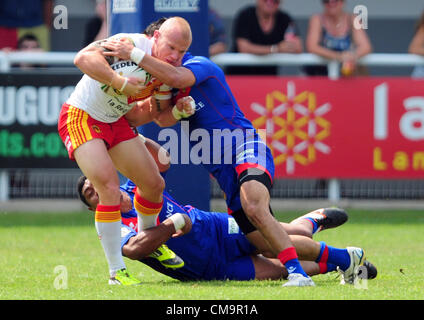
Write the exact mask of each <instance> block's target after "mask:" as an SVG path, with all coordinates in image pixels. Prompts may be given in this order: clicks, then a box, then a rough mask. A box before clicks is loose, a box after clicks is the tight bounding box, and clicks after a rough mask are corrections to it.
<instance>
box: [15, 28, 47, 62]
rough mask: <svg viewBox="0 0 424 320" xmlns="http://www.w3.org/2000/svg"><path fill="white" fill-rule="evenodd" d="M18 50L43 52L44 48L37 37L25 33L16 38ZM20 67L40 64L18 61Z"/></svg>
mask: <svg viewBox="0 0 424 320" xmlns="http://www.w3.org/2000/svg"><path fill="white" fill-rule="evenodd" d="M18 51H21V52H43V51H44V50H43V49H42V48H41V46H40V42H39V41H38V38H37V37H36V36H35V35H33V34H31V33H27V34H25V35H24V36H22V37H21V38H19V40H18ZM18 67H20V68H21V69H32V68H36V67H41V66H40V65H32V64H28V63H20V64H19V65H18Z"/></svg>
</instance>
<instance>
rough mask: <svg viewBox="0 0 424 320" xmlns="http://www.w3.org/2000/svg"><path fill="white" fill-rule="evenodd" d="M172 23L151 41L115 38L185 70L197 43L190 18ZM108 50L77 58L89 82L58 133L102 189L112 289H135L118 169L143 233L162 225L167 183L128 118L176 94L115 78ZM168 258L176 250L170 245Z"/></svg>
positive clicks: (101, 229) (87, 51)
mask: <svg viewBox="0 0 424 320" xmlns="http://www.w3.org/2000/svg"><path fill="white" fill-rule="evenodd" d="M171 22H172V23H168V24H167V25H166V26H165V27H163V28H161V29H160V30H159V32H158V33H157V34H156V35H155V37H153V38H151V39H149V38H148V37H146V36H145V35H142V34H118V35H116V36H114V37H115V38H119V39H129V40H130V41H132V42H133V44H134V45H135V46H136V47H138V48H140V49H142V50H143V51H144V52H145V53H146V54H151V55H153V56H157V57H158V58H161V59H163V60H165V61H167V62H169V63H171V64H173V65H180V64H181V59H182V57H183V55H184V53H185V52H186V50H187V49H188V47H189V46H190V44H191V41H192V37H191V30H190V26H189V24H188V23H187V22H186V21H185V20H184V19H178V18H176V19H174V20H173V21H171ZM123 41H124V40H123ZM125 41H126V40H125ZM103 50H104V48H103V47H102V46H101V45H100V43H99V42H96V43H93V44H91V45H89V46H87V47H85V48H83V49H82V50H81V51H79V52H78V53H77V55H76V57H75V60H74V63H75V65H76V66H77V67H78V68H79V69H80V70H81V71H82V72H83V73H84V76H83V77H82V79H81V80H80V82H79V83H78V84H77V86H76V88H75V91H74V92H73V93H72V95H71V97H70V98H69V99H68V100H67V101H66V103H65V104H64V105H63V106H62V110H61V113H60V116H59V121H58V131H59V134H60V136H61V138H62V141H63V142H64V144H65V146H66V148H67V150H68V154H69V158H70V159H72V160H76V162H77V164H78V166H79V167H80V169H81V171H82V172H83V173H84V175H85V176H87V177H88V179H89V180H90V181H91V182H92V183H93V185H94V186H95V188H96V190H97V193H98V196H99V205H98V206H97V209H96V214H95V225H96V230H97V233H98V235H99V238H100V240H101V243H102V246H103V249H104V252H105V255H106V259H107V261H108V265H109V273H110V278H109V283H110V284H124V285H127V284H129V285H130V284H137V283H139V281H138V280H137V279H135V278H134V277H132V276H131V275H130V274H129V273H128V272H127V270H126V266H125V263H124V260H123V258H122V254H121V247H120V221H121V212H120V197H121V194H120V191H119V177H118V174H117V171H116V170H119V171H120V172H121V173H122V174H123V175H124V176H126V177H127V178H129V179H131V180H132V181H134V183H135V184H136V185H137V190H136V195H135V197H134V207H135V208H136V210H137V213H138V217H139V225H140V226H141V228H140V230H143V229H145V228H147V227H149V226H153V225H154V224H155V222H156V218H157V216H158V214H159V212H160V210H161V208H162V204H163V198H162V192H163V189H164V186H165V183H164V180H163V178H162V177H161V175H160V173H159V170H158V168H157V166H156V164H155V162H154V160H153V158H152V156H151V155H150V154H149V152H148V151H147V149H146V147H145V145H144V144H143V143H142V142H141V141H140V139H139V138H138V133H136V132H134V130H133V129H132V128H131V127H130V125H129V123H128V121H127V119H126V118H125V117H124V116H125V114H126V113H127V112H129V111H130V110H131V109H132V108H133V107H134V105H135V104H136V103H137V101H141V100H143V99H145V98H147V97H150V96H153V97H154V98H155V99H156V100H157V101H158V102H159V105H160V107H161V108H163V109H164V108H168V107H170V105H171V100H170V98H171V92H170V88H169V87H167V86H164V85H162V83H160V82H159V81H158V80H156V79H155V78H149V79H148V81H142V82H141V81H140V80H139V79H137V78H133V77H126V76H125V74H124V75H121V74H119V73H118V72H115V71H114V70H113V69H112V68H111V65H110V63H111V61H109V62H108V61H107V60H106V59H105V57H104V55H103V54H102V52H103ZM118 63H119V62H118ZM112 65H113V64H112ZM163 254H170V255H172V254H173V252H170V250H169V249H167V248H166V247H164V248H163ZM174 255H175V254H174ZM168 267H173V266H168ZM177 267H178V266H177Z"/></svg>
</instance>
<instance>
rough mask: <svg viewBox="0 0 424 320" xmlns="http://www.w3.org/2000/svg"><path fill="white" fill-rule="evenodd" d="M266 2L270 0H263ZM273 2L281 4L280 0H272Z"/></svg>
mask: <svg viewBox="0 0 424 320" xmlns="http://www.w3.org/2000/svg"><path fill="white" fill-rule="evenodd" d="M263 1H264V2H266V1H268V0H263ZM272 2H273V3H274V4H280V0H272Z"/></svg>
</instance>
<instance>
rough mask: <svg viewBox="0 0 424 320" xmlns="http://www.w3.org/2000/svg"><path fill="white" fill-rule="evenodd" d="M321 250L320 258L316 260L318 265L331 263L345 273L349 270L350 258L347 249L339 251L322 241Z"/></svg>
mask: <svg viewBox="0 0 424 320" xmlns="http://www.w3.org/2000/svg"><path fill="white" fill-rule="evenodd" d="M320 244H321V249H320V253H319V255H318V258H317V259H316V260H315V261H316V262H318V263H331V264H334V265H336V266H338V267H340V269H342V270H343V271H344V270H346V269H347V268H349V265H350V256H349V253H348V252H347V249H339V248H335V247H332V246H328V245H327V244H325V242H323V241H321V242H320Z"/></svg>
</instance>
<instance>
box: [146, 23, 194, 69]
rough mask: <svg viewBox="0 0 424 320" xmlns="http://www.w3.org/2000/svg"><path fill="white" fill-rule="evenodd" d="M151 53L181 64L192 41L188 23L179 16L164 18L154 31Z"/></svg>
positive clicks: (164, 59)
mask: <svg viewBox="0 0 424 320" xmlns="http://www.w3.org/2000/svg"><path fill="white" fill-rule="evenodd" d="M153 39H154V46H153V47H152V55H153V56H154V57H156V58H159V59H161V60H163V61H166V62H168V63H170V64H172V65H174V66H178V65H180V64H181V59H182V57H183V55H184V53H185V52H186V51H187V50H188V48H189V47H190V45H191V41H192V34H191V28H190V24H189V23H188V22H187V20H185V19H184V18H181V17H171V18H168V19H166V20H165V21H164V22H163V23H162V25H161V26H160V28H159V30H157V31H155V32H154V36H153Z"/></svg>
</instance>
